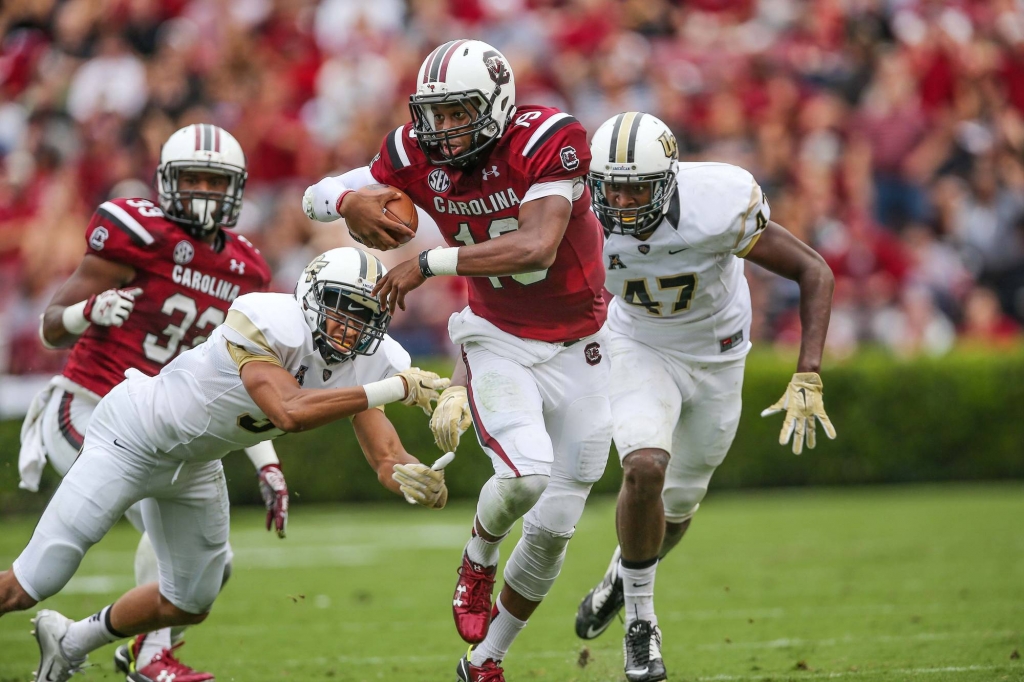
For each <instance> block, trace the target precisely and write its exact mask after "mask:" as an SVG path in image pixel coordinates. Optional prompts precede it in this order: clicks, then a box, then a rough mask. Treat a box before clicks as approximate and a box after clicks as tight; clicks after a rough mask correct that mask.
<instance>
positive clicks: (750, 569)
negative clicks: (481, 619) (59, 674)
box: [0, 484, 1024, 682]
mask: <svg viewBox="0 0 1024 682" xmlns="http://www.w3.org/2000/svg"><path fill="white" fill-rule="evenodd" d="M613 515H614V501H613V500H612V499H609V498H602V499H595V500H592V504H591V505H590V507H589V509H588V511H587V513H586V515H585V516H584V518H583V520H582V521H581V523H580V525H579V528H578V530H577V533H576V537H575V538H574V539H573V541H572V543H571V544H570V546H569V555H568V558H567V560H566V563H565V567H564V569H563V571H562V576H561V578H560V579H559V581H558V583H557V584H556V585H555V587H554V590H553V591H552V593H551V595H550V596H549V597H548V599H547V601H546V602H545V604H544V605H543V606H542V607H541V608H540V609H539V610H538V612H537V614H536V615H535V616H534V618H533V620H531V622H530V625H529V626H528V627H527V628H526V630H525V631H524V632H523V634H522V636H521V637H520V638H519V640H518V641H517V642H516V644H515V646H514V647H513V649H512V652H511V655H510V658H509V659H508V660H507V662H506V666H505V670H506V673H507V677H508V679H509V680H510V681H512V682H525V681H526V680H551V681H555V680H557V681H559V682H562V681H566V682H568V681H570V680H578V681H580V682H583V681H587V682H596V681H598V680H601V681H604V680H608V681H611V680H620V679H625V678H624V677H623V676H622V674H621V670H622V669H621V666H622V658H621V656H622V654H621V651H622V641H621V629H620V628H617V627H614V626H613V627H612V628H611V629H610V630H609V632H608V633H606V634H605V635H604V636H603V637H602V638H600V639H598V640H596V641H593V642H588V643H586V644H585V643H583V642H581V641H579V640H577V639H576V638H575V635H574V634H573V630H572V622H573V617H574V614H575V610H576V605H577V603H578V601H579V599H580V598H581V597H582V595H583V594H584V593H585V591H586V590H587V589H588V588H589V587H590V586H591V585H592V584H593V583H594V582H595V581H596V580H597V579H598V578H599V577H600V576H601V574H602V572H603V571H604V568H605V565H606V562H607V558H608V555H609V553H610V552H611V549H612V548H613V546H614V544H615V539H614V531H613V526H612V520H613ZM471 517H472V508H471V507H470V506H467V505H465V504H462V505H457V506H452V507H450V508H448V509H446V510H444V511H442V512H437V513H434V512H427V511H423V510H419V509H412V508H408V507H406V505H404V504H402V503H400V502H397V501H396V502H395V503H394V504H391V505H386V506H361V507H330V508H325V507H317V508H306V507H303V506H302V505H301V503H300V504H297V505H295V506H294V507H293V511H292V519H291V526H290V528H289V537H288V539H287V540H284V541H279V540H277V539H276V538H272V537H271V536H269V535H268V534H266V533H264V532H263V530H262V526H261V521H262V515H261V514H260V513H259V512H258V511H257V510H253V509H245V510H237V511H236V513H235V516H234V519H233V533H232V542H233V544H234V547H235V552H236V555H235V571H234V576H233V577H232V580H231V582H230V583H229V585H228V587H227V588H226V590H225V592H224V594H223V595H222V596H221V597H220V599H219V600H218V602H217V604H216V606H215V607H214V610H213V613H212V615H211V616H210V618H209V620H207V622H206V623H205V624H204V625H202V626H201V627H199V628H197V629H195V630H193V631H192V632H191V633H190V635H189V637H188V638H187V642H188V645H187V646H186V647H185V649H184V651H183V653H184V656H183V658H185V659H186V660H187V661H188V662H190V663H192V664H194V665H195V666H196V667H199V668H202V669H208V670H211V671H213V672H215V673H217V679H218V680H220V681H221V682H227V681H229V680H236V681H238V682H259V681H263V680H267V681H270V680H273V681H279V680H289V679H294V680H319V679H328V680H331V681H332V682H334V681H338V682H341V681H356V680H390V681H397V682H405V681H407V680H408V681H417V682H420V681H423V682H427V681H429V682H433V681H451V680H454V679H455V675H454V669H455V663H456V661H457V660H458V658H459V657H460V656H461V655H462V653H463V651H464V646H463V645H462V643H461V640H459V638H458V635H457V634H456V633H455V629H454V627H453V625H452V622H451V611H450V604H451V593H452V589H453V588H454V584H455V568H456V566H457V565H458V561H459V556H460V552H461V547H462V545H463V542H464V541H465V536H466V532H467V530H468V527H469V522H470V519H471ZM34 523H35V519H34V518H29V517H15V518H6V519H4V520H3V522H2V526H0V528H2V532H0V564H3V565H4V566H9V565H10V562H11V561H12V560H13V559H14V557H15V556H16V554H17V552H18V551H20V549H21V548H22V546H23V545H24V543H25V542H26V541H27V540H28V538H29V535H30V534H31V531H32V528H33V525H34ZM513 539H514V538H513ZM135 543H136V535H135V532H134V531H133V530H132V528H131V527H130V526H128V525H127V524H125V523H122V524H120V525H119V526H118V527H117V528H115V530H114V531H113V532H112V533H111V534H110V536H108V537H107V538H106V539H105V540H104V541H103V542H102V543H101V544H99V545H97V547H95V548H94V549H93V550H92V552H90V554H89V555H88V556H87V557H86V560H85V562H84V564H83V566H82V569H81V571H80V572H79V575H78V576H77V577H76V578H75V579H74V580H73V581H72V583H71V584H70V585H69V586H68V588H67V589H66V590H65V592H64V593H63V594H61V595H59V596H57V597H55V598H53V599H51V600H50V601H49V602H48V603H47V604H46V606H48V607H51V608H56V609H58V610H60V611H62V612H63V613H65V614H66V615H69V616H73V617H76V618H80V617H83V616H86V615H89V614H90V613H92V612H94V611H96V610H97V609H99V608H100V607H101V606H103V605H104V604H106V603H109V602H110V601H111V600H112V599H113V598H114V597H115V596H117V595H118V594H119V593H120V592H121V591H123V590H125V589H127V588H129V587H131V585H132V581H131V566H132V557H133V554H134V548H135ZM511 547H512V543H511V542H509V543H507V545H506V549H505V551H504V552H503V554H505V555H507V554H508V551H510V549H511ZM656 604H657V607H658V613H659V617H660V620H661V625H662V628H663V630H664V633H665V646H664V654H665V660H666V664H667V666H668V669H669V673H670V679H672V680H709V681H710V680H714V681H723V682H724V681H731V680H751V681H762V680H773V681H781V680H820V679H826V678H829V679H831V678H839V679H844V680H852V681H861V680H864V681H867V680H886V681H890V680H928V681H929V682H941V681H943V680H972V681H973V680H979V681H981V680H1024V659H1020V658H1018V656H1019V655H1020V654H1015V653H1014V652H1021V653H1022V654H1024V486H1022V485H1020V484H1006V485H986V486H921V487H878V488H863V489H818V490H798V491H776V492H755V493H715V492H713V493H712V494H711V495H710V496H709V498H708V500H707V501H706V503H705V504H704V505H703V506H702V509H701V512H700V514H699V515H698V517H697V520H696V521H695V523H694V526H693V528H692V530H691V532H690V534H689V536H688V537H687V538H686V539H685V540H684V541H683V543H682V544H681V545H680V547H679V548H678V549H677V550H676V552H675V553H674V554H673V555H672V556H671V557H670V558H669V559H668V560H666V562H665V563H664V564H663V565H662V566H661V569H660V571H659V573H658V582H657V601H656ZM29 618H30V615H29V614H14V615H10V616H7V617H4V618H3V619H0V682H13V681H14V680H18V681H21V680H28V679H29V677H30V675H29V671H31V670H32V669H33V668H34V666H35V662H36V647H35V643H34V641H33V640H32V638H31V637H30V636H29V634H28V631H29V629H30V626H29ZM112 650H113V649H112V647H107V648H105V649H102V650H100V651H98V652H96V653H94V654H93V655H92V657H91V660H92V662H93V663H94V664H95V665H94V666H93V667H91V668H89V669H88V670H87V672H86V674H85V675H84V676H83V678H84V679H86V680H89V679H91V680H113V679H117V676H116V675H115V674H114V672H113V667H112V664H111V653H112ZM584 661H586V665H585V666H583V667H581V663H582V662H584Z"/></svg>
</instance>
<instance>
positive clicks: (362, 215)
mask: <svg viewBox="0 0 1024 682" xmlns="http://www.w3.org/2000/svg"><path fill="white" fill-rule="evenodd" d="M352 194H354V195H355V196H353V197H351V198H348V203H347V204H346V207H345V220H346V221H347V223H348V226H349V230H348V233H349V235H351V236H352V239H354V240H356V241H357V242H359V243H360V244H363V245H366V246H373V247H375V248H379V249H382V250H387V249H392V248H395V247H397V246H400V245H402V244H405V243H406V242H408V241H409V240H410V239H412V238H413V237H414V236H415V235H416V230H417V229H418V228H419V216H418V215H417V213H416V205H415V204H413V203H412V199H410V198H409V195H408V194H406V193H405V192H403V191H402V190H400V189H398V188H396V187H392V186H390V185H367V186H366V187H363V188H362V189H359V190H356V191H355V192H353V193H352ZM343 200H344V198H343ZM375 211H379V215H373V213H374V212H375ZM403 228H404V229H403ZM368 234H369V235H372V238H368V237H367V235H368ZM383 240H389V241H383ZM391 241H394V246H392V245H391Z"/></svg>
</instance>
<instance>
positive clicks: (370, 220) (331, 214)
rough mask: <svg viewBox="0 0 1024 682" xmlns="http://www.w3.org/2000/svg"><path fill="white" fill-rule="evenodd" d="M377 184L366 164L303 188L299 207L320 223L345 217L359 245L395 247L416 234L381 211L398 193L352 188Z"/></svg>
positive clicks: (384, 189) (383, 247) (384, 247)
mask: <svg viewBox="0 0 1024 682" xmlns="http://www.w3.org/2000/svg"><path fill="white" fill-rule="evenodd" d="M376 183H377V180H376V179H375V178H374V177H373V175H372V174H371V173H370V169H369V167H368V166H364V167H362V168H356V169H355V170H351V171H349V172H348V173H345V174H343V175H339V176H337V177H327V178H324V179H323V180H321V181H320V182H318V183H316V184H315V185H311V186H309V187H308V188H306V193H305V194H304V195H303V196H302V210H303V211H304V212H305V214H306V215H307V216H309V218H310V219H311V220H317V221H319V222H323V223H328V222H333V221H335V220H338V219H339V218H342V217H344V218H345V222H346V224H347V225H348V229H349V231H350V232H351V233H352V234H353V236H355V238H356V239H357V240H359V242H361V243H362V244H365V245H367V246H372V247H373V248H375V249H380V250H382V251H386V250H388V249H394V248H396V247H398V246H401V245H402V244H404V243H405V242H407V241H409V240H410V239H412V238H413V237H414V236H416V233H415V232H413V231H412V230H411V229H409V228H408V227H406V226H405V225H403V224H402V223H400V222H397V221H395V220H392V219H390V218H388V217H387V215H386V214H385V212H384V206H385V205H386V204H387V203H388V202H389V201H391V200H392V199H397V198H398V197H399V194H398V192H396V191H394V190H393V189H390V188H384V187H381V188H379V189H376V190H372V189H371V190H369V191H366V192H356V191H355V190H358V189H362V188H363V187H368V186H370V185H373V184H376Z"/></svg>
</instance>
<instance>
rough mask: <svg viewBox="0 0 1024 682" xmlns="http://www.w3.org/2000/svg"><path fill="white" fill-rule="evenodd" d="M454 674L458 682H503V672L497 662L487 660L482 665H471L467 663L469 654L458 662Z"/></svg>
mask: <svg viewBox="0 0 1024 682" xmlns="http://www.w3.org/2000/svg"><path fill="white" fill-rule="evenodd" d="M470 651H471V652H472V649H470ZM455 674H456V675H458V676H459V680H460V682H505V671H504V670H502V668H501V666H500V665H498V662H497V661H493V660H491V659H487V660H486V661H484V664H483V665H473V664H472V663H470V662H469V654H466V655H465V656H463V657H462V660H461V661H459V665H458V666H457V667H456V668H455Z"/></svg>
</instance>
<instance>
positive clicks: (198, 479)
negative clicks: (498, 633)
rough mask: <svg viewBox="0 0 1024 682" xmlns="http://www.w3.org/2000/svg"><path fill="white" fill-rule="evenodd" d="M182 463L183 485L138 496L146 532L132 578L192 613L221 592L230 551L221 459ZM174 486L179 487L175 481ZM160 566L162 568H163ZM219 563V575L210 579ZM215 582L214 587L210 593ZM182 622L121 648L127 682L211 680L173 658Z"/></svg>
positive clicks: (140, 637) (137, 639)
mask: <svg viewBox="0 0 1024 682" xmlns="http://www.w3.org/2000/svg"><path fill="white" fill-rule="evenodd" d="M186 466H188V467H189V471H188V474H189V477H190V480H189V488H188V489H187V490H175V489H174V488H175V486H171V490H170V491H168V492H165V493H164V494H162V495H158V496H157V497H156V498H155V499H146V500H143V501H142V502H141V503H140V505H139V511H140V512H141V515H142V518H143V520H144V522H145V526H146V528H147V529H149V531H150V532H149V533H147V534H146V535H144V536H143V542H142V543H140V551H139V552H137V553H136V580H146V581H159V584H160V593H161V594H162V595H167V598H168V600H169V601H171V602H172V603H174V604H175V605H177V606H178V607H180V608H182V609H184V610H186V611H190V612H193V611H197V610H200V611H202V610H206V609H208V608H209V606H204V605H205V604H207V603H208V602H209V603H212V601H213V598H214V597H215V596H216V594H217V593H219V592H220V589H221V588H222V587H223V584H224V582H226V580H227V577H228V576H229V575H230V560H231V550H230V546H229V545H228V544H227V534H228V520H227V519H228V507H227V489H226V487H225V484H224V480H223V470H222V468H221V466H220V462H219V461H218V462H208V463H201V464H200V463H195V464H190V465H186ZM177 487H179V488H180V484H179V485H178V486H177ZM143 548H148V553H147V552H143V551H142V549H143ZM171 548H173V550H172V549H171ZM172 551H173V560H172V557H171V552H172ZM147 554H148V555H151V557H150V556H147ZM158 555H159V556H162V560H161V559H159V558H157V557H158ZM160 566H163V567H164V569H165V570H164V571H163V572H162V573H161V571H160V570H159V567H160ZM218 567H220V568H219V570H220V571H221V573H220V578H219V579H215V578H216V576H215V575H214V573H215V572H216V571H217V570H218ZM214 586H215V587H216V592H214V593H213V596H211V595H210V592H211V591H212V590H213V588H214ZM197 593H199V594H198V595H197ZM185 627H186V626H177V627H170V628H162V629H160V630H156V631H155V632H150V633H146V634H142V635H139V636H138V637H135V638H133V640H132V641H131V642H130V644H129V647H130V648H129V649H128V651H126V652H121V653H120V656H122V657H126V658H127V660H126V661H125V663H127V665H126V667H127V670H124V672H125V673H126V674H127V676H128V679H129V680H131V681H132V682H151V681H154V682H155V681H157V680H161V681H162V680H168V679H172V678H173V679H174V680H175V681H176V682H180V681H183V682H203V681H205V680H212V679H214V676H213V675H212V674H211V673H206V672H199V671H196V670H193V669H192V668H190V667H189V666H187V665H185V664H183V663H182V662H181V661H179V660H178V659H177V651H178V649H179V648H180V647H181V646H182V645H183V642H182V635H183V632H184V630H185ZM119 649H120V648H119ZM120 665H121V664H119V667H120Z"/></svg>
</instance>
